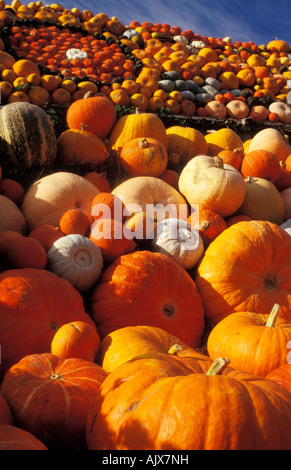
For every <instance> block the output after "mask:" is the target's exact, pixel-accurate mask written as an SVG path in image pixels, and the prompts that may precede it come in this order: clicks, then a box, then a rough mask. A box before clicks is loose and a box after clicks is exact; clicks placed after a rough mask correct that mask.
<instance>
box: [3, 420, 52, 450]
mask: <svg viewBox="0 0 291 470" xmlns="http://www.w3.org/2000/svg"><path fill="white" fill-rule="evenodd" d="M0 450H48V448H47V447H46V446H45V445H44V444H43V443H42V442H41V441H40V440H39V439H37V438H36V437H35V436H34V435H33V434H31V433H30V432H27V431H25V430H24V429H21V428H18V427H16V426H8V425H7V424H2V425H0Z"/></svg>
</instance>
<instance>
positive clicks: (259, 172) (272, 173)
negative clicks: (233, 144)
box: [241, 149, 281, 183]
mask: <svg viewBox="0 0 291 470" xmlns="http://www.w3.org/2000/svg"><path fill="white" fill-rule="evenodd" d="M241 173H242V175H243V176H244V178H247V176H254V177H259V178H265V179H268V180H270V181H272V182H273V183H274V182H275V181H276V180H277V179H278V178H279V176H280V174H281V167H280V163H279V159H278V157H277V155H275V154H274V153H272V152H270V151H269V150H264V149H261V150H260V149H258V150H253V151H251V152H248V153H247V154H246V155H245V157H244V158H243V161H242V164H241Z"/></svg>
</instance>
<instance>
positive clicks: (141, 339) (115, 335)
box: [98, 325, 197, 372]
mask: <svg viewBox="0 0 291 470" xmlns="http://www.w3.org/2000/svg"><path fill="white" fill-rule="evenodd" d="M144 354H166V355H167V354H173V355H175V356H176V355H177V356H179V357H189V356H191V357H193V356H194V357H197V350H194V349H192V348H190V347H189V346H188V345H187V344H185V343H183V341H181V340H180V338H177V337H176V336H175V335H172V334H170V333H168V332H167V331H165V330H163V329H162V328H157V327H155V326H146V325H136V326H126V327H124V328H119V329H117V330H114V331H112V332H111V333H109V334H108V335H106V336H105V338H104V339H103V340H102V341H101V343H100V348H99V354H98V364H100V365H101V367H102V368H103V369H104V370H106V372H112V371H113V370H114V369H116V367H118V366H120V365H121V364H123V363H124V362H127V361H129V360H131V359H133V358H134V357H138V356H141V355H144Z"/></svg>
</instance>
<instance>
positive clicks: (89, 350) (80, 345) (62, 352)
mask: <svg viewBox="0 0 291 470" xmlns="http://www.w3.org/2000/svg"><path fill="white" fill-rule="evenodd" d="M99 346H100V338H99V335H98V332H97V330H96V327H95V325H94V326H93V325H91V324H89V323H87V322H84V321H74V322H70V323H66V324H65V325H62V326H61V327H60V328H59V329H58V331H56V333H55V336H54V337H53V339H52V342H51V349H50V352H51V353H52V354H54V355H55V356H58V357H61V358H63V359H68V358H70V357H71V358H79V359H83V360H84V361H92V362H94V360H95V358H96V356H97V353H98V351H99Z"/></svg>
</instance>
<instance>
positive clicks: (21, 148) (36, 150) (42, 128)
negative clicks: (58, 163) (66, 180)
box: [0, 102, 57, 170]
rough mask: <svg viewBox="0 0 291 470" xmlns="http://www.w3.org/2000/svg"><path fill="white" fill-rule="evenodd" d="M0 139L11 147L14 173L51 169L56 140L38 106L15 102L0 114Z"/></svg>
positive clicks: (55, 150)
mask: <svg viewBox="0 0 291 470" xmlns="http://www.w3.org/2000/svg"><path fill="white" fill-rule="evenodd" d="M0 135H1V137H3V138H4V139H5V140H6V141H7V142H8V143H9V144H10V146H11V148H12V150H13V152H14V154H15V157H16V161H12V162H11V164H12V165H13V166H16V167H17V169H19V170H20V169H25V168H35V167H40V168H42V167H44V166H50V165H51V164H52V163H53V162H54V161H55V158H56V155H57V139H56V134H55V131H54V128H53V125H52V122H51V120H50V118H49V116H48V114H47V113H46V112H45V111H44V110H43V109H42V108H40V107H39V106H37V105H34V104H31V103H25V102H15V103H10V104H7V105H6V106H3V107H2V109H1V111H0Z"/></svg>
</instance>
